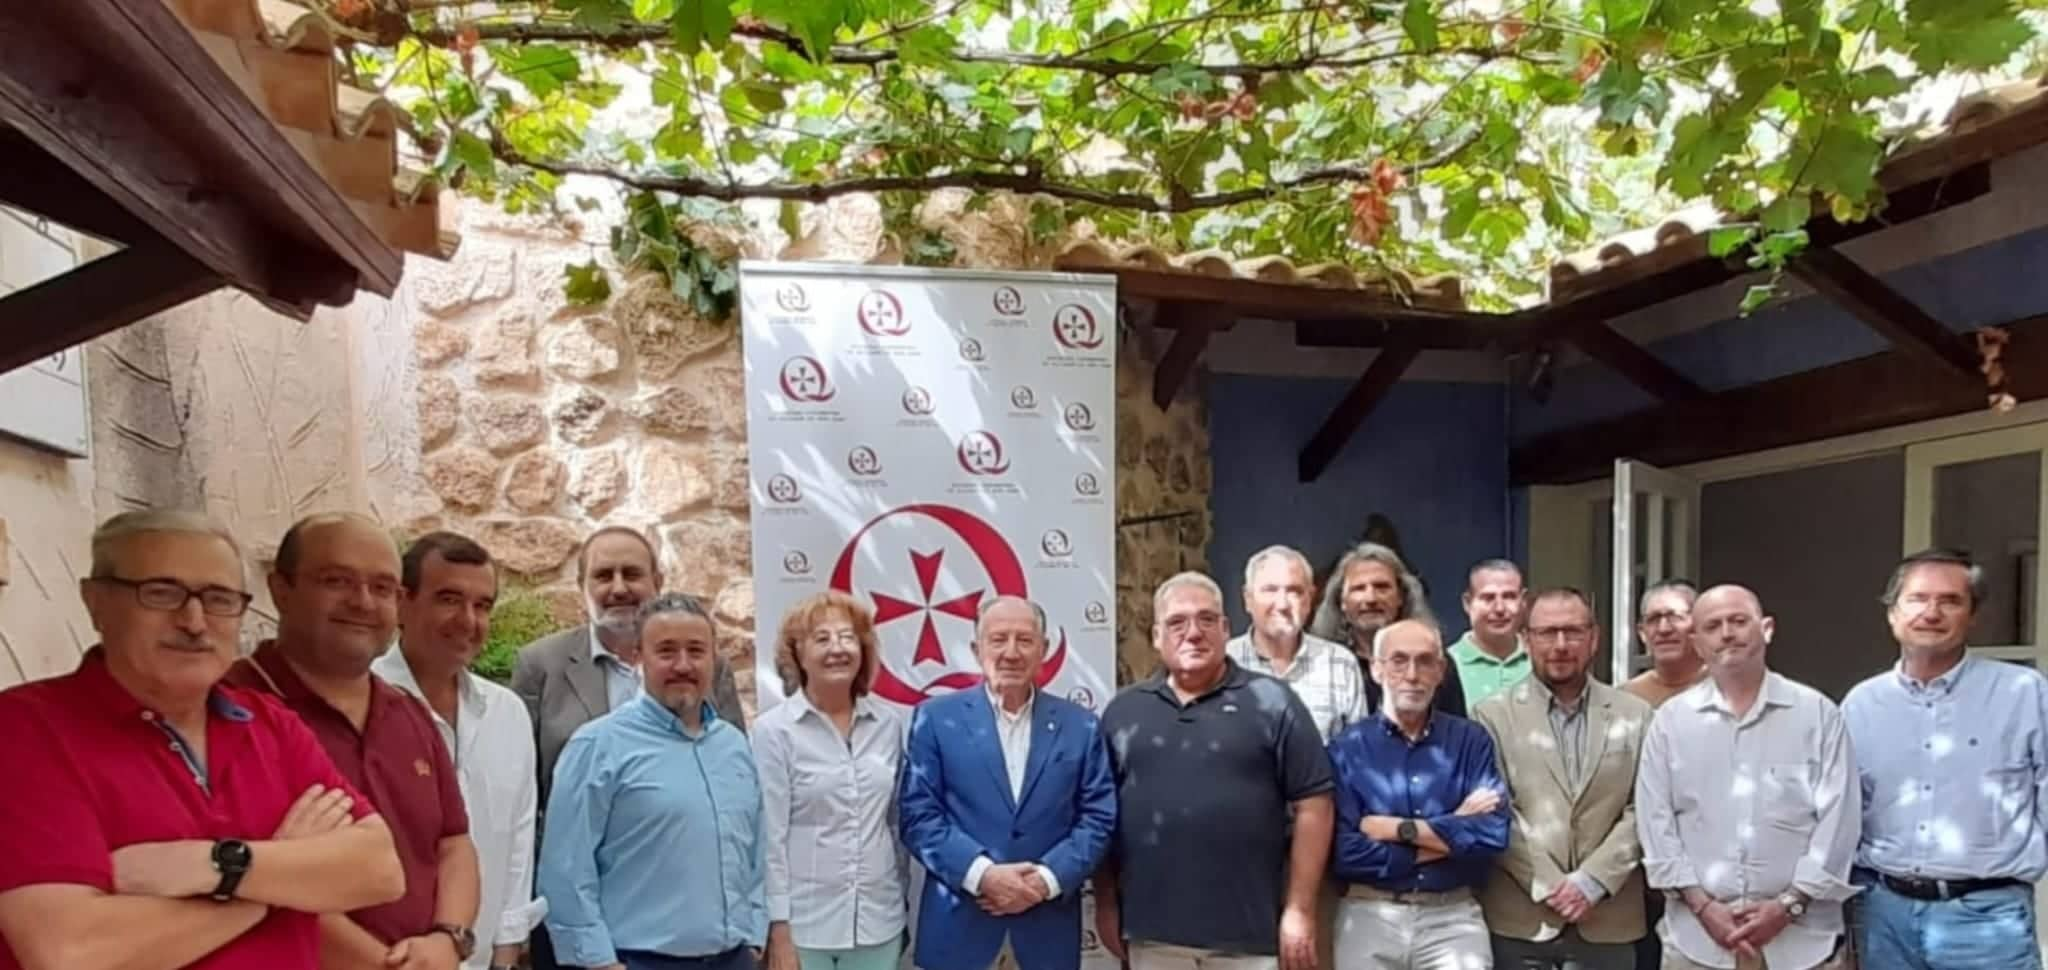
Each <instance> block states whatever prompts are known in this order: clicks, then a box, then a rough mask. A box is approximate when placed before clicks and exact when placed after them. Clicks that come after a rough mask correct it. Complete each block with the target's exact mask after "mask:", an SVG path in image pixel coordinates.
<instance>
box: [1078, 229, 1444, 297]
mask: <svg viewBox="0 0 2048 970" xmlns="http://www.w3.org/2000/svg"><path fill="white" fill-rule="evenodd" d="M1054 264H1055V265H1057V266H1058V267H1059V268H1061V269H1065V270H1117V269H1133V270H1148V271H1152V272H1169V273H1187V274H1189V275H1193V276H1207V277H1213V278H1217V279H1242V280H1252V281H1257V282H1263V283H1280V284H1287V285H1294V286H1309V287H1321V288H1324V289H1344V290H1362V291H1365V292H1368V293H1377V294H1381V295H1384V296H1385V297H1387V299H1388V300H1389V302H1401V303H1403V304H1405V305H1412V306H1417V307H1424V308H1428V309H1435V310H1462V309H1464V308H1465V288H1464V283H1463V281H1462V280H1460V279H1458V278H1457V277H1456V276H1452V275H1448V274H1445V275H1440V276H1426V277H1420V278H1417V277H1413V276H1410V275H1408V274H1406V273H1399V272H1396V273H1394V274H1392V275H1391V276H1390V277H1360V276H1359V275H1358V273H1357V272H1355V271H1354V270H1352V269H1351V268H1350V267H1348V266H1344V265H1342V264H1338V263H1318V264H1315V265H1312V266H1296V265H1295V264H1294V262H1293V261H1292V260H1289V259H1288V258H1287V257H1285V256H1260V257H1256V258H1252V259H1233V258H1232V257H1231V256H1230V254H1228V253H1224V252H1221V251H1219V250H1213V249H1210V250H1202V251H1200V252H1193V253H1185V254H1181V255H1178V256H1170V255H1168V254H1166V253H1165V252H1163V251H1161V250H1160V249H1159V248H1158V247H1156V246H1127V247H1118V246H1115V245H1114V244H1111V243H1108V242H1105V241H1103V240H1100V239H1082V240H1078V241H1075V242H1072V243H1069V244H1068V245H1067V247H1066V248H1065V249H1064V250H1062V251H1061V252H1060V254H1059V257H1058V258H1057V259H1056V260H1055V261H1054Z"/></svg>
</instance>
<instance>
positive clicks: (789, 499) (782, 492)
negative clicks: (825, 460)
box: [768, 474, 804, 505]
mask: <svg viewBox="0 0 2048 970" xmlns="http://www.w3.org/2000/svg"><path fill="white" fill-rule="evenodd" d="M803 497H804V493H803V489H800V488H798V487H797V485H796V479H794V478H791V477H789V476H788V475H781V474H778V475H775V476H773V477H771V478H769V479H768V500H769V501H771V502H774V503H776V504H777V505H794V504H796V503H797V502H799V501H802V500H803Z"/></svg>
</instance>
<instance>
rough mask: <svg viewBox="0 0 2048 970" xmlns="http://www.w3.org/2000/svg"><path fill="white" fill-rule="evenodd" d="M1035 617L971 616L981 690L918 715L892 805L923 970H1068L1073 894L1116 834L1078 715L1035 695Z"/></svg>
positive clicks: (1019, 613) (1002, 611)
mask: <svg viewBox="0 0 2048 970" xmlns="http://www.w3.org/2000/svg"><path fill="white" fill-rule="evenodd" d="M1045 632H1046V623H1045V611H1044V610H1043V609H1041V608H1040V607H1039V606H1038V605H1037V604H1036V603H1032V602H1031V601H1029V600H1025V599H1021V598H1018V597H1014V596H1004V597H997V598H995V599H992V600H990V601H988V602H987V603H986V604H984V605H983V606H982V609H981V613H980V616H979V618H978V619H977V620H976V622H975V635H974V653H975V657H976V658H977V659H979V660H980V662H981V672H982V677H983V683H982V686H981V687H980V688H969V689H967V690H962V691H958V692H955V693H953V694H948V695H946V696H944V697H939V698H934V699H932V700H929V701H926V702H924V703H923V704H920V705H918V707H917V710H916V712H915V713H914V714H912V715H911V719H910V738H909V742H908V745H907V750H906V751H905V754H904V765H903V772H902V780H901V782H900V783H899V788H898V792H897V801H898V814H899V815H900V817H901V820H902V827H903V844H904V846H905V847H906V848H908V849H909V850H910V851H911V853H912V854H913V855H915V856H916V857H917V860H918V861H919V862H921V863H923V864H924V867H925V869H926V871H927V873H928V875H927V876H926V878H925V882H924V897H923V899H922V901H921V902H920V904H919V909H918V916H917V949H916V954H915V957H914V959H915V960H916V963H917V965H918V966H919V967H922V968H924V970H988V968H990V967H991V966H994V965H995V963H996V961H997V959H998V957H1001V956H1005V955H1007V956H1008V957H1009V958H1010V959H1011V960H1014V961H1015V963H1016V965H1017V966H1019V967H1021V968H1022V970H1076V968H1078V967H1079V966H1080V964H1081V893H1082V889H1083V886H1084V885H1085V884H1086V881H1087V879H1088V877H1089V876H1090V875H1092V874H1093V873H1094V872H1095V868H1096V866H1097V865H1098V864H1100V863H1101V862H1102V857H1103V854H1104V853H1105V852H1107V851H1108V849H1109V839H1110V834H1111V833H1112V832H1114V831H1115V830H1116V781H1115V779H1114V778H1112V777H1111V775H1110V769H1109V753H1108V750H1107V749H1106V748H1105V747H1104V745H1103V742H1102V739H1101V737H1100V735H1099V733H1098V732H1097V730H1096V722H1095V715H1094V714H1092V713H1090V712H1089V711H1088V710H1087V709H1086V708H1083V707H1080V706H1079V705H1076V704H1073V703H1070V702H1068V701H1065V700H1061V699H1060V698H1057V697H1053V696H1051V695H1049V694H1046V693H1043V692H1041V691H1039V690H1038V689H1037V687H1036V684H1037V682H1038V673H1039V667H1040V665H1041V664H1042V663H1043V662H1044V660H1045Z"/></svg>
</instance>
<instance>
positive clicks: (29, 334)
mask: <svg viewBox="0 0 2048 970" xmlns="http://www.w3.org/2000/svg"><path fill="white" fill-rule="evenodd" d="M334 43H335V35H334V34H333V33H332V32H330V31H329V30H328V29H327V26H326V25H325V23H324V22H323V21H322V19H321V15H320V14H318V13H317V12H315V11H314V10H311V9H308V8H306V7H302V6H298V5H295V4H292V3H289V2H285V0H51V2H40V0H38V2H24V3H7V4H0V172H4V173H5V177H4V178H0V202H4V203H6V204H7V205H10V206H14V207H16V208H19V209H23V210H26V211H28V212H31V213H35V214H37V215H40V216H43V217H46V218H48V219H50V220H51V221H53V222H59V223H62V224H64V225H67V226H70V227H72V228H74V229H77V230H79V231H81V232H84V233H87V234H89V235H92V236H96V237H99V238H101V239H104V240H106V241H108V242H110V243H113V244H116V245H118V246H119V247H120V248H119V249H118V250H117V251H115V252H114V253H112V254H111V255H108V256H105V257H102V258H100V259H96V260H93V261H91V262H88V263H85V264H84V265H81V266H79V267H78V268H76V269H74V270H72V271H70V272H68V273H65V274H63V275H61V276H58V277H55V278H53V279H50V280H47V281H45V282H43V283H41V284H40V285H37V286H34V287H30V288H28V289H25V290H21V291H19V292H17V293H14V294H12V295H10V296H8V297H7V298H5V299H0V372H5V371H7V370H11V369H13V368H15V367H18V366H21V365H23V364H26V363H28V362H31V361H34V360H37V359H40V358H42V357H45V356H47V355H49V354H52V353H55V352H57V351H60V350H63V349H64V348H67V347H70V346H73V345H76V344H78V343H82V342H84V341H86V340H90V339H92V338H93V337H96V336H99V335H100V334H103V333H106V332H108V331H111V330H114V329H116V328H119V327H122V326H125V325H127V324H129V323H133V322H135V321H137V320H140V319H142V318H143V317H146V316H148V315H150V314H153V313H157V312H159V311H162V310H165V309H168V308H170V307H172V306H175V305H177V304H179V303H183V302H185V301H186V300H189V299H191V298H193V297H196V296H199V295H201V294H204V293H208V292H211V291H213V290H216V289H220V288H222V287H234V288H236V289H239V290H241V291H243V292H245V293H247V294H249V295H250V296H252V297H254V298H255V299H257V300H260V301H261V302H262V303H263V304H265V305H266V306H269V307H270V308H272V309H274V310H277V311H278V312H280V313H284V314H286V315H288V316H292V317H296V318H299V319H305V318H307V317H309V316H310V315H311V314H312V312H313V310H314V308H315V307H318V306H342V305H345V304H347V303H349V302H350V301H351V300H353V299H354V298H355V295H356V293H357V291H359V290H368V291H370V292H372V293H376V294H380V295H387V296H388V295H389V294H390V293H391V292H392V291H393V289H394V288H395V287H396V286H397V284H398V280H399V277H400V274H401V273H402V272H403V271H404V257H403V254H404V253H405V252H415V253H423V254H429V255H433V256H436V257H439V258H446V257H448V256H449V255H452V253H453V251H454V248H455V245H456V238H455V237H454V236H453V235H452V234H450V233H448V232H446V231H444V230H443V229H442V228H441V221H440V205H439V201H438V198H437V187H436V186H435V185H434V183H433V182H432V180H431V179H428V178H425V177H423V176H421V175H420V174H418V173H416V172H410V171H407V170H404V169H403V168H401V166H400V165H399V162H398V151H397V142H396V134H397V124H396V114H395V111H396V109H395V108H393V107H392V106H391V105H390V104H389V103H387V102H385V101H384V100H383V99H381V98H378V97H376V96H373V95H371V94H369V93H367V92H364V91H360V90H356V89H354V88H351V87H348V86H347V85H345V84H342V83H340V81H339V80H338V79H337V77H336V73H335V71H336V68H335V61H334V57H333V49H334Z"/></svg>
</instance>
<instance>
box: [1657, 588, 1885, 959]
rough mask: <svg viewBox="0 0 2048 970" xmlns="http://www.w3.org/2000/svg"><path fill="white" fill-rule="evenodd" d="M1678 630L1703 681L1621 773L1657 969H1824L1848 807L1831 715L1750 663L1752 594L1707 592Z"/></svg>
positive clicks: (1840, 724)
mask: <svg viewBox="0 0 2048 970" xmlns="http://www.w3.org/2000/svg"><path fill="white" fill-rule="evenodd" d="M1692 619H1693V629H1692V643H1693V649H1695V650H1697V651H1698V652H1699V654H1700V657H1701V659H1703V660H1704V661H1705V662H1706V665H1707V679H1706V680H1704V681H1701V682H1700V683H1699V684H1697V685H1695V686H1693V687H1692V688H1690V689H1688V690H1686V691H1685V692H1684V693H1681V694H1679V695H1678V696H1677V697H1674V698H1672V699H1671V700H1670V701H1669V702H1667V703H1665V705H1664V706H1663V707H1661V708H1659V709H1658V711H1657V716H1656V719H1655V720H1654V721H1653V722H1652V723H1651V725H1650V731H1649V733H1648V735H1647V736H1646V737H1645V738H1644V741H1643V755H1642V761H1641V765H1640V768H1639V769H1638V772H1637V775H1636V825H1637V829H1638V834H1640V836H1641V837H1642V843H1643V868H1644V871H1645V872H1646V873H1647V875H1648V877H1649V883H1650V886H1651V888H1653V889H1658V890H1662V891H1663V892H1664V893H1665V894H1666V895H1667V896H1668V897H1669V899H1670V900H1671V905H1670V906H1669V908H1668V909H1667V910H1666V912H1665V916H1664V922H1663V923H1662V925H1660V926H1659V931H1660V933H1661V934H1662V936H1663V939H1664V967H1665V968H1666V970H1693V968H1698V967H1711V968H1720V970H1725V968H1728V967H1734V968H1737V970H1764V968H1769V970H1807V968H1809V967H1818V966H1826V965H1833V964H1836V963H1837V961H1838V957H1837V950H1838V948H1839V946H1840V942H1841V936H1842V929H1843V926H1842V903H1843V902H1844V901H1845V900H1847V899H1848V898H1849V897H1850V896H1852V895H1854V894H1855V892H1856V890H1855V888H1854V887H1853V886H1851V885H1850V883H1849V867H1850V864H1851V863H1852V861H1853V860H1854V858H1855V854H1856V841H1857V835H1858V831H1859V827H1860V822H1859V819H1860V816H1861V812H1862V788H1861V786H1860V784H1859V783H1858V781H1857V776H1856V765H1855V762H1854V759H1853V758H1852V756H1851V754H1850V750H1849V735H1848V728H1847V726H1846V723H1845V722H1844V720H1843V718H1842V712H1841V710H1840V709H1838V708H1837V707H1836V706H1835V704H1834V702H1833V701H1830V700H1828V699H1827V697H1826V696H1824V695H1822V694H1821V693H1820V692H1819V691H1816V690H1814V689H1813V688H1811V687H1807V686H1805V685H1804V684H1798V683H1794V682H1793V681H1791V680H1788V679H1786V678H1785V677H1783V676H1780V675H1778V674H1776V673H1773V672H1771V671H1770V669H1769V668H1767V667H1766V666H1765V664H1764V655H1765V652H1766V650H1767V648H1768V647H1769V645H1770V642H1771V632H1772V629H1773V622H1772V620H1771V618H1770V617H1769V616H1768V615H1766V614H1765V613H1764V609H1763V604H1762V603H1760V602H1759V601H1758V600H1757V597H1756V594H1755V593H1752V592H1750V591H1749V590H1747V589H1744V588H1742V587H1740V586H1716V587H1714V588H1713V589H1710V590H1707V591H1706V592H1705V593H1702V594H1700V597H1699V599H1698V601H1696V602H1695V603H1694V604H1693V608H1692Z"/></svg>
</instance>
